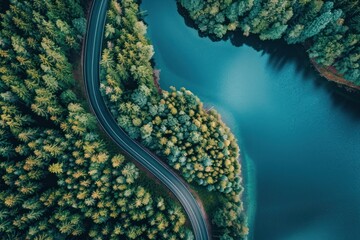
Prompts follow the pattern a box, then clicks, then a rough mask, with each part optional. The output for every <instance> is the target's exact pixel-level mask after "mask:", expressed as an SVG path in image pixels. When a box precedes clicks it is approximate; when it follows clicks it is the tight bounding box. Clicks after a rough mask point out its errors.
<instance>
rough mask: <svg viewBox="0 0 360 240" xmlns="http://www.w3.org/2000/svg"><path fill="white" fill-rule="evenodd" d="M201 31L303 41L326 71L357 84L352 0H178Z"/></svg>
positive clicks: (357, 12) (358, 32)
mask: <svg viewBox="0 0 360 240" xmlns="http://www.w3.org/2000/svg"><path fill="white" fill-rule="evenodd" d="M178 2H179V4H180V5H181V6H182V7H183V8H185V9H186V12H187V14H188V16H189V17H190V18H191V19H192V20H193V21H194V23H195V25H196V27H197V28H198V30H199V31H200V32H201V33H202V34H205V35H208V36H211V37H213V38H217V39H221V38H223V37H229V36H230V37H231V35H232V34H233V33H234V32H241V34H243V35H245V36H248V35H249V34H257V35H258V36H259V38H260V39H261V40H274V39H280V38H281V39H284V40H285V41H286V42H287V43H288V44H298V43H301V44H304V45H305V47H306V49H307V51H308V54H309V57H310V58H311V59H313V60H314V61H315V62H316V63H317V64H319V65H320V66H323V67H326V69H328V71H331V72H334V73H335V74H340V76H341V77H342V78H344V79H346V80H347V81H350V82H351V83H353V84H355V85H357V86H359V85H360V27H359V26H360V3H359V1H358V0H350V1H347V0H334V1H325V0H306V1H298V0H275V1H273V0H210V1H202V0H178Z"/></svg>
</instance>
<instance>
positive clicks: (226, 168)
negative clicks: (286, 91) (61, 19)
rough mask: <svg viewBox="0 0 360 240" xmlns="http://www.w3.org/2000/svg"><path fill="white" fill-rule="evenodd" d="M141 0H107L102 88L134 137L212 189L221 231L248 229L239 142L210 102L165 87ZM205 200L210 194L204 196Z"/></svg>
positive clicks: (242, 234) (239, 235)
mask: <svg viewBox="0 0 360 240" xmlns="http://www.w3.org/2000/svg"><path fill="white" fill-rule="evenodd" d="M139 13H140V11H139V6H138V2H137V1H134V0H128V1H119V0H112V1H111V2H110V9H109V10H108V13H107V21H106V25H105V39H104V49H103V53H102V60H101V63H100V64H101V78H100V79H101V80H102V82H101V85H100V89H101V91H102V95H103V96H104V98H105V99H106V102H107V105H108V107H109V109H110V111H111V113H112V114H113V115H114V117H115V118H116V119H117V121H118V124H119V125H120V126H121V127H122V128H123V129H124V130H125V131H126V132H127V133H128V134H129V136H130V137H131V138H133V139H136V140H138V141H140V142H141V143H142V144H143V145H144V146H146V147H147V148H149V149H151V150H152V151H153V152H155V153H156V154H157V155H158V156H160V157H162V159H164V161H166V162H167V163H168V164H169V165H170V166H172V167H173V168H174V169H175V170H177V171H178V173H179V174H181V176H183V177H184V179H185V180H186V181H187V182H189V183H191V184H194V185H195V186H200V187H201V188H203V189H205V190H206V191H208V193H209V194H210V193H211V192H217V193H220V194H216V193H214V194H216V195H217V196H218V197H217V199H218V200H217V202H216V204H217V206H216V208H217V210H216V211H214V212H208V214H209V215H210V218H211V219H212V223H213V228H214V229H213V232H214V234H215V233H216V236H218V237H219V238H220V239H245V238H246V236H247V234H248V227H247V222H246V216H245V212H244V208H243V204H242V202H241V200H242V199H241V196H242V193H243V187H242V178H241V167H240V163H239V147H238V144H237V142H236V139H235V137H234V135H233V134H232V133H231V131H230V129H229V128H228V127H227V126H226V125H225V124H224V123H223V122H222V120H221V117H220V115H219V114H218V113H217V112H216V111H215V110H214V109H206V108H205V107H204V105H203V103H202V102H201V101H200V99H199V98H198V97H197V96H195V95H194V94H193V93H192V92H190V91H189V90H186V89H184V88H181V89H180V90H177V89H175V88H171V89H170V91H165V90H162V89H161V88H160V87H159V85H158V77H159V76H158V72H157V71H156V70H155V69H154V68H153V66H152V64H151V60H152V57H153V54H154V50H153V47H152V45H151V44H150V41H149V40H148V39H147V38H146V30H147V26H146V24H145V23H144V22H143V21H142V20H141V17H139V15H140V16H141V14H139ZM205 200H207V199H205Z"/></svg>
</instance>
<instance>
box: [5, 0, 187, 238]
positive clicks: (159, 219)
mask: <svg viewBox="0 0 360 240" xmlns="http://www.w3.org/2000/svg"><path fill="white" fill-rule="evenodd" d="M124 2H128V3H129V5H132V3H131V1H124ZM87 5H88V4H87V2H86V1H83V2H80V1H79V0H23V1H17V0H10V1H5V3H4V4H3V2H2V3H1V6H2V8H1V9H0V11H1V15H0V21H1V30H0V79H1V81H0V158H1V161H0V238H1V239H4V240H6V239H9V240H16V239H19V240H23V239H34V240H40V239H41V240H44V239H194V237H193V234H192V232H191V230H190V229H189V228H188V227H186V215H185V213H184V211H183V209H182V208H181V206H180V205H179V204H178V203H177V202H175V201H174V200H173V199H171V198H169V197H168V196H167V193H166V191H163V190H162V191H156V188H154V184H150V185H149V184H148V183H149V181H150V182H151V180H149V179H147V178H146V176H145V175H144V174H143V173H142V172H140V170H139V169H138V168H137V167H136V166H135V165H134V164H133V163H132V162H131V161H129V159H127V158H126V157H124V155H123V154H121V152H119V151H117V150H114V149H111V148H110V147H109V145H108V143H107V140H106V139H104V137H102V136H103V135H101V132H99V131H98V130H97V129H98V126H97V124H96V119H95V117H94V116H93V115H92V114H91V113H90V112H89V111H88V110H87V109H88V107H87V104H86V101H85V99H84V98H83V97H81V94H80V93H79V92H81V91H80V90H79V89H80V87H79V85H81V84H82V83H81V81H82V80H81V79H80V80H79V79H77V78H75V77H74V76H75V75H76V74H74V71H75V70H76V68H78V65H79V64H78V63H76V62H77V61H79V59H80V50H81V44H82V40H83V36H84V33H85V31H86V19H85V9H86V6H87ZM128 16H129V17H130V18H132V20H131V19H129V20H130V21H129V24H131V23H133V21H135V20H136V19H135V17H134V14H128ZM115 18H116V19H118V18H119V17H118V16H115ZM124 19H125V18H124ZM117 31H119V29H117ZM123 37H130V38H131V35H129V34H126V35H125V34H124V35H123ZM133 54H135V53H133ZM128 61H130V59H129V60H128ZM139 67H140V66H139ZM139 73H140V72H139ZM135 122H136V121H135ZM146 129H147V128H146V127H144V129H142V132H146V131H147V130H146ZM110 149H111V150H110ZM144 177H145V180H144ZM150 186H152V188H151V187H150Z"/></svg>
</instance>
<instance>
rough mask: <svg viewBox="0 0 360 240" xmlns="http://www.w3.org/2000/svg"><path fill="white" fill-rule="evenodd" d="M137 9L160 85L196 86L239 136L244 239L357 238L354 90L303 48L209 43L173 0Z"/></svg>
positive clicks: (150, 1) (358, 125)
mask: <svg viewBox="0 0 360 240" xmlns="http://www.w3.org/2000/svg"><path fill="white" fill-rule="evenodd" d="M141 7H142V10H147V14H148V15H147V17H146V22H147V23H148V24H149V28H148V37H149V38H150V39H151V41H152V43H153V45H154V48H155V52H156V54H155V62H156V68H157V69H161V79H160V84H161V87H162V88H163V89H168V88H169V86H175V87H177V88H180V87H185V88H187V89H189V90H191V91H192V92H194V93H195V94H197V95H198V96H199V97H200V99H201V100H202V101H203V102H204V103H205V105H206V106H214V107H215V108H216V109H217V110H218V111H219V112H220V113H221V115H222V116H223V119H224V121H225V122H226V123H227V124H228V126H230V127H231V129H232V131H233V132H234V134H235V135H236V137H237V139H238V141H239V145H240V148H241V155H242V159H241V161H242V166H243V176H244V183H245V187H246V188H247V189H246V190H247V191H246V196H245V202H246V206H247V212H248V215H249V221H250V227H251V236H250V239H260V240H262V239H265V240H347V239H349V240H354V239H360V147H359V145H358V144H359V143H360V101H359V99H360V98H359V96H357V95H356V94H347V93H346V91H344V90H342V89H339V88H338V87H336V86H335V84H333V83H330V82H328V81H326V80H324V79H321V78H319V77H318V74H317V73H316V72H315V71H314V70H313V69H312V68H311V66H310V64H309V61H308V60H307V58H306V55H305V54H304V50H303V49H302V48H301V47H300V46H286V45H285V44H283V43H281V42H261V41H259V40H258V39H257V38H256V37H250V38H244V39H242V38H241V37H239V38H238V39H232V40H227V41H219V42H213V41H211V40H210V39H209V38H203V37H200V36H199V34H198V32H197V31H196V30H194V29H193V28H191V27H189V26H187V24H186V23H185V20H184V18H183V17H182V16H181V15H180V14H179V12H178V9H177V6H176V2H175V1H169V0H167V1H164V0H143V3H142V6H141ZM351 95H352V96H351Z"/></svg>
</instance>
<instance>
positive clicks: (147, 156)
mask: <svg viewBox="0 0 360 240" xmlns="http://www.w3.org/2000/svg"><path fill="white" fill-rule="evenodd" d="M108 4H109V0H93V3H92V8H91V12H90V17H89V19H88V27H87V33H86V39H85V46H84V51H83V52H84V55H83V74H84V79H85V86H86V91H87V95H88V99H89V102H90V105H91V107H92V109H93V111H94V113H95V115H96V117H97V119H98V121H99V123H100V124H101V126H102V127H103V129H104V130H105V132H106V133H107V134H108V135H109V136H110V137H111V138H112V140H113V141H114V142H115V143H116V144H117V145H118V146H119V147H121V148H122V149H123V150H124V151H126V152H127V153H128V154H129V155H130V156H131V157H133V159H135V160H136V161H137V162H138V163H139V164H141V165H142V166H144V167H145V168H146V169H147V170H148V171H150V172H151V173H152V174H153V175H154V176H155V177H157V178H158V179H159V180H160V181H161V182H162V183H163V184H165V185H166V186H167V187H168V188H169V189H170V191H171V192H173V193H174V195H175V196H176V197H177V198H178V200H179V201H180V203H181V204H182V206H183V207H184V209H185V211H186V213H187V215H188V217H189V220H190V222H191V225H192V228H193V232H194V235H195V238H196V239H197V240H205V239H210V234H209V231H208V228H207V225H206V221H205V217H204V215H203V213H202V211H201V209H200V207H199V205H198V203H197V202H196V200H195V198H194V197H193V195H192V194H191V193H190V191H189V189H188V187H187V186H186V185H185V184H184V182H183V181H182V180H181V179H179V178H178V176H177V175H176V174H175V173H174V172H173V171H172V170H171V169H170V168H169V167H168V166H167V165H166V164H164V163H163V162H161V161H160V160H159V159H158V158H157V157H156V156H155V155H153V154H152V153H150V152H149V151H147V150H146V149H145V148H143V147H142V146H140V145H139V144H138V143H137V142H135V141H133V140H132V139H131V138H130V137H129V136H128V135H127V134H126V133H125V132H124V131H123V130H122V129H121V128H120V127H119V126H118V125H117V123H116V121H115V119H114V118H113V116H112V115H111V113H110V112H109V111H108V109H107V107H106V105H105V102H104V99H103V98H102V96H101V93H100V89H99V88H100V79H99V78H100V75H99V69H100V64H99V63H100V58H101V51H102V42H103V35H104V27H105V20H106V11H107V7H108Z"/></svg>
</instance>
